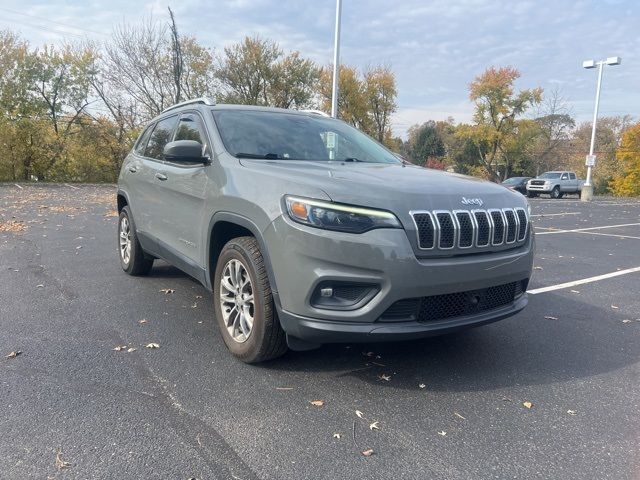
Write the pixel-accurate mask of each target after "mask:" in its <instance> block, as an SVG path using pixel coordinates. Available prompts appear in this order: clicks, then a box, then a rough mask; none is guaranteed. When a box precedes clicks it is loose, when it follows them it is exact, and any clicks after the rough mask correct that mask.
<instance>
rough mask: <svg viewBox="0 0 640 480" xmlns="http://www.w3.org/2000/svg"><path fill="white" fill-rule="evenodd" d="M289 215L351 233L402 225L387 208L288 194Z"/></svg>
mask: <svg viewBox="0 0 640 480" xmlns="http://www.w3.org/2000/svg"><path fill="white" fill-rule="evenodd" d="M284 200H285V204H286V207H287V213H288V214H289V217H291V219H292V220H293V221H295V222H298V223H302V224H304V225H309V226H310V227H316V228H324V229H326V230H336V231H339V232H348V233H364V232H368V231H369V230H373V229H374V228H402V225H401V224H400V221H399V220H398V219H397V218H396V216H395V215H394V214H393V213H390V212H386V211H384V210H374V209H371V208H363V207H356V206H352V205H343V204H339V203H331V202H323V201H321V200H312V199H310V198H300V197H291V196H288V195H287V196H286V197H285V198H284Z"/></svg>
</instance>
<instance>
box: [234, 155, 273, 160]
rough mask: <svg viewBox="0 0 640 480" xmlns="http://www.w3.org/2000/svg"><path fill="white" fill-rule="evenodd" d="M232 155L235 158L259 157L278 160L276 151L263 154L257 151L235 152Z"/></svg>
mask: <svg viewBox="0 0 640 480" xmlns="http://www.w3.org/2000/svg"><path fill="white" fill-rule="evenodd" d="M234 156H235V157H237V158H260V159H263V160H278V158H280V157H279V156H278V154H277V153H265V154H264V155H261V154H259V153H236V154H235V155H234Z"/></svg>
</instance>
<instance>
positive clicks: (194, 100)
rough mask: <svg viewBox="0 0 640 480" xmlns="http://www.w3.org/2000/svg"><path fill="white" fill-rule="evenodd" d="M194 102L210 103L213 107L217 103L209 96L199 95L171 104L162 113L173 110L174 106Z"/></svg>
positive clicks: (182, 105)
mask: <svg viewBox="0 0 640 480" xmlns="http://www.w3.org/2000/svg"><path fill="white" fill-rule="evenodd" d="M194 103H202V104H204V105H209V106H211V107H212V106H214V105H215V104H216V102H215V101H214V100H211V99H210V98H209V97H199V98H194V99H193V100H185V101H184V102H180V103H176V104H175V105H171V106H170V107H168V108H165V109H164V110H162V113H164V112H168V111H169V110H173V109H174V108H179V107H184V106H185V105H192V104H194Z"/></svg>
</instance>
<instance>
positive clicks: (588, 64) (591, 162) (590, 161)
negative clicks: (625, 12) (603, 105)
mask: <svg viewBox="0 0 640 480" xmlns="http://www.w3.org/2000/svg"><path fill="white" fill-rule="evenodd" d="M620 62H622V59H621V58H620V57H609V58H607V59H606V60H600V61H599V62H595V61H593V60H585V61H584V62H582V67H583V68H596V65H597V66H598V86H597V87H596V106H595V108H594V109H593V125H592V126H591V145H590V146H589V155H587V160H586V162H585V163H586V165H587V179H586V180H585V182H584V185H583V186H582V190H581V191H580V200H582V201H583V202H588V201H590V200H591V199H592V198H593V185H591V170H592V168H593V167H594V166H595V165H596V156H595V155H594V154H593V148H594V147H595V143H596V122H597V121H598V106H599V105H600V87H601V86H602V70H603V68H604V66H605V65H620Z"/></svg>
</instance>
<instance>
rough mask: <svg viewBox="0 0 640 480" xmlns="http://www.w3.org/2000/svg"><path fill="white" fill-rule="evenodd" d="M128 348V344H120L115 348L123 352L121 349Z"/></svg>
mask: <svg viewBox="0 0 640 480" xmlns="http://www.w3.org/2000/svg"><path fill="white" fill-rule="evenodd" d="M126 349H127V346H126V345H118V346H116V348H114V350H115V351H116V352H121V351H123V350H126Z"/></svg>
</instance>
